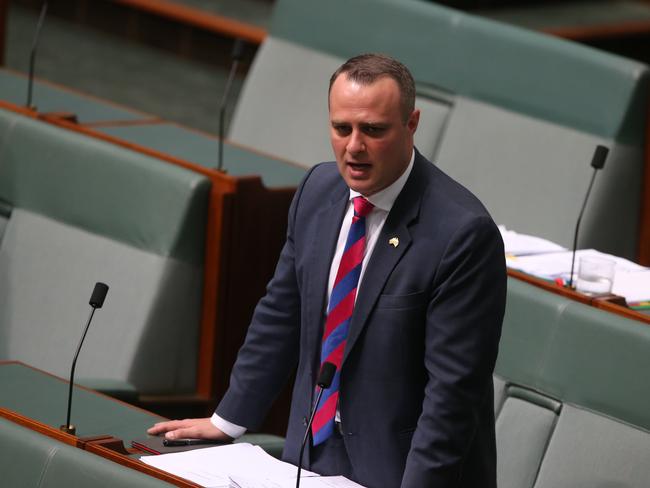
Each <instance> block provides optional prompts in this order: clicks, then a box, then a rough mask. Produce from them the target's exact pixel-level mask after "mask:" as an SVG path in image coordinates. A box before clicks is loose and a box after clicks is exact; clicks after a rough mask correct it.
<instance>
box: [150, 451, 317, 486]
mask: <svg viewBox="0 0 650 488" xmlns="http://www.w3.org/2000/svg"><path fill="white" fill-rule="evenodd" d="M140 459H141V460H142V462H144V463H146V464H148V465H150V466H153V467H155V468H158V469H162V470H163V471H167V472H168V473H172V474H174V475H176V476H180V477H182V478H185V479H188V480H190V481H193V482H195V483H197V484H199V485H201V486H205V487H209V488H222V487H224V488H228V487H229V486H230V477H231V476H235V477H236V476H242V477H244V478H246V477H250V475H251V471H254V474H255V475H257V473H260V474H262V473H263V476H264V478H268V479H269V480H283V479H291V478H293V481H294V483H295V480H296V470H297V468H296V466H294V465H293V464H289V463H285V462H283V461H279V460H278V459H275V458H274V457H273V456H271V455H269V454H267V453H266V452H265V451H264V450H263V449H262V448H261V447H259V446H253V445H252V444H248V443H243V442H242V443H238V444H229V445H227V446H217V447H206V448H203V449H195V450H192V451H185V452H175V453H171V454H160V455H158V456H142V457H140ZM302 473H303V475H304V476H305V477H309V476H318V475H317V474H316V473H312V472H310V471H306V470H302ZM301 478H302V476H301ZM301 483H302V481H301Z"/></svg>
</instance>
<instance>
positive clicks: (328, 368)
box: [296, 362, 336, 488]
mask: <svg viewBox="0 0 650 488" xmlns="http://www.w3.org/2000/svg"><path fill="white" fill-rule="evenodd" d="M335 374H336V366H335V365H334V364H332V363H330V362H325V363H323V365H322V366H321V368H320V374H319V375H318V380H317V381H316V385H317V386H318V396H317V397H316V402H314V405H313V407H312V409H311V412H310V414H309V422H308V423H307V429H306V430H305V437H304V438H303V440H302V446H300V455H299V456H298V474H297V477H296V488H300V471H301V469H302V455H303V454H304V452H305V445H306V444H307V439H308V438H309V431H310V429H311V424H312V422H313V421H314V415H316V410H317V409H318V404H319V403H320V398H321V397H322V396H323V391H324V390H327V389H328V388H329V387H330V386H331V385H332V380H333V379H334V375H335Z"/></svg>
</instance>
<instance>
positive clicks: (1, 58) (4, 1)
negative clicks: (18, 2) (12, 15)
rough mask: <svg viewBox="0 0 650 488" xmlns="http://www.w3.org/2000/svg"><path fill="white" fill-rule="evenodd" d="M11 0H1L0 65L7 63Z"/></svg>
mask: <svg viewBox="0 0 650 488" xmlns="http://www.w3.org/2000/svg"><path fill="white" fill-rule="evenodd" d="M8 10H9V0H0V66H4V64H5V44H6V39H7V11H8Z"/></svg>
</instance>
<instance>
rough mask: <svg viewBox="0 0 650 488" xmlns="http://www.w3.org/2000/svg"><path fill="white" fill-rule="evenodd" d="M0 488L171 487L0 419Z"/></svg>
mask: <svg viewBox="0 0 650 488" xmlns="http://www.w3.org/2000/svg"><path fill="white" fill-rule="evenodd" d="M0 473H1V477H2V486H6V487H22V488H75V487H79V488H82V487H90V486H92V487H93V488H94V487H97V488H100V487H106V488H108V487H111V488H119V487H124V488H127V487H128V488H131V487H134V486H137V487H142V488H148V487H151V488H154V487H157V488H160V487H170V486H172V485H170V484H168V483H165V482H164V481H160V480H158V479H156V478H153V477H151V476H147V475H145V474H143V473H139V472H137V471H135V470H132V469H129V468H125V467H123V466H121V465H119V464H117V463H114V462H112V461H108V460H106V459H103V458H101V457H99V456H97V455H95V454H90V453H88V452H86V451H83V450H82V449H79V448H76V447H72V446H69V445H67V444H64V443H62V442H59V441H56V440H54V439H51V438H49V437H46V436H43V435H41V434H38V433H36V432H34V431H32V430H29V429H27V428H24V427H21V426H19V425H17V424H14V423H13V422H10V421H8V420H6V419H4V418H0Z"/></svg>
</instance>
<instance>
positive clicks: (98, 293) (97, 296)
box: [88, 281, 108, 308]
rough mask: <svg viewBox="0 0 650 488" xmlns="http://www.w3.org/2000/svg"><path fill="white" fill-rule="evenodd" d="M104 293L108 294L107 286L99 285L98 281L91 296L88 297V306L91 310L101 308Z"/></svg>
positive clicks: (104, 296)
mask: <svg viewBox="0 0 650 488" xmlns="http://www.w3.org/2000/svg"><path fill="white" fill-rule="evenodd" d="M106 293H108V285H107V284H106V283H100V282H99V281H98V282H97V283H95V288H94V289H93V294H92V295H91V296H90V301H89V302H88V303H89V304H90V306H91V307H93V308H102V305H104V299H105V298H106Z"/></svg>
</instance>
